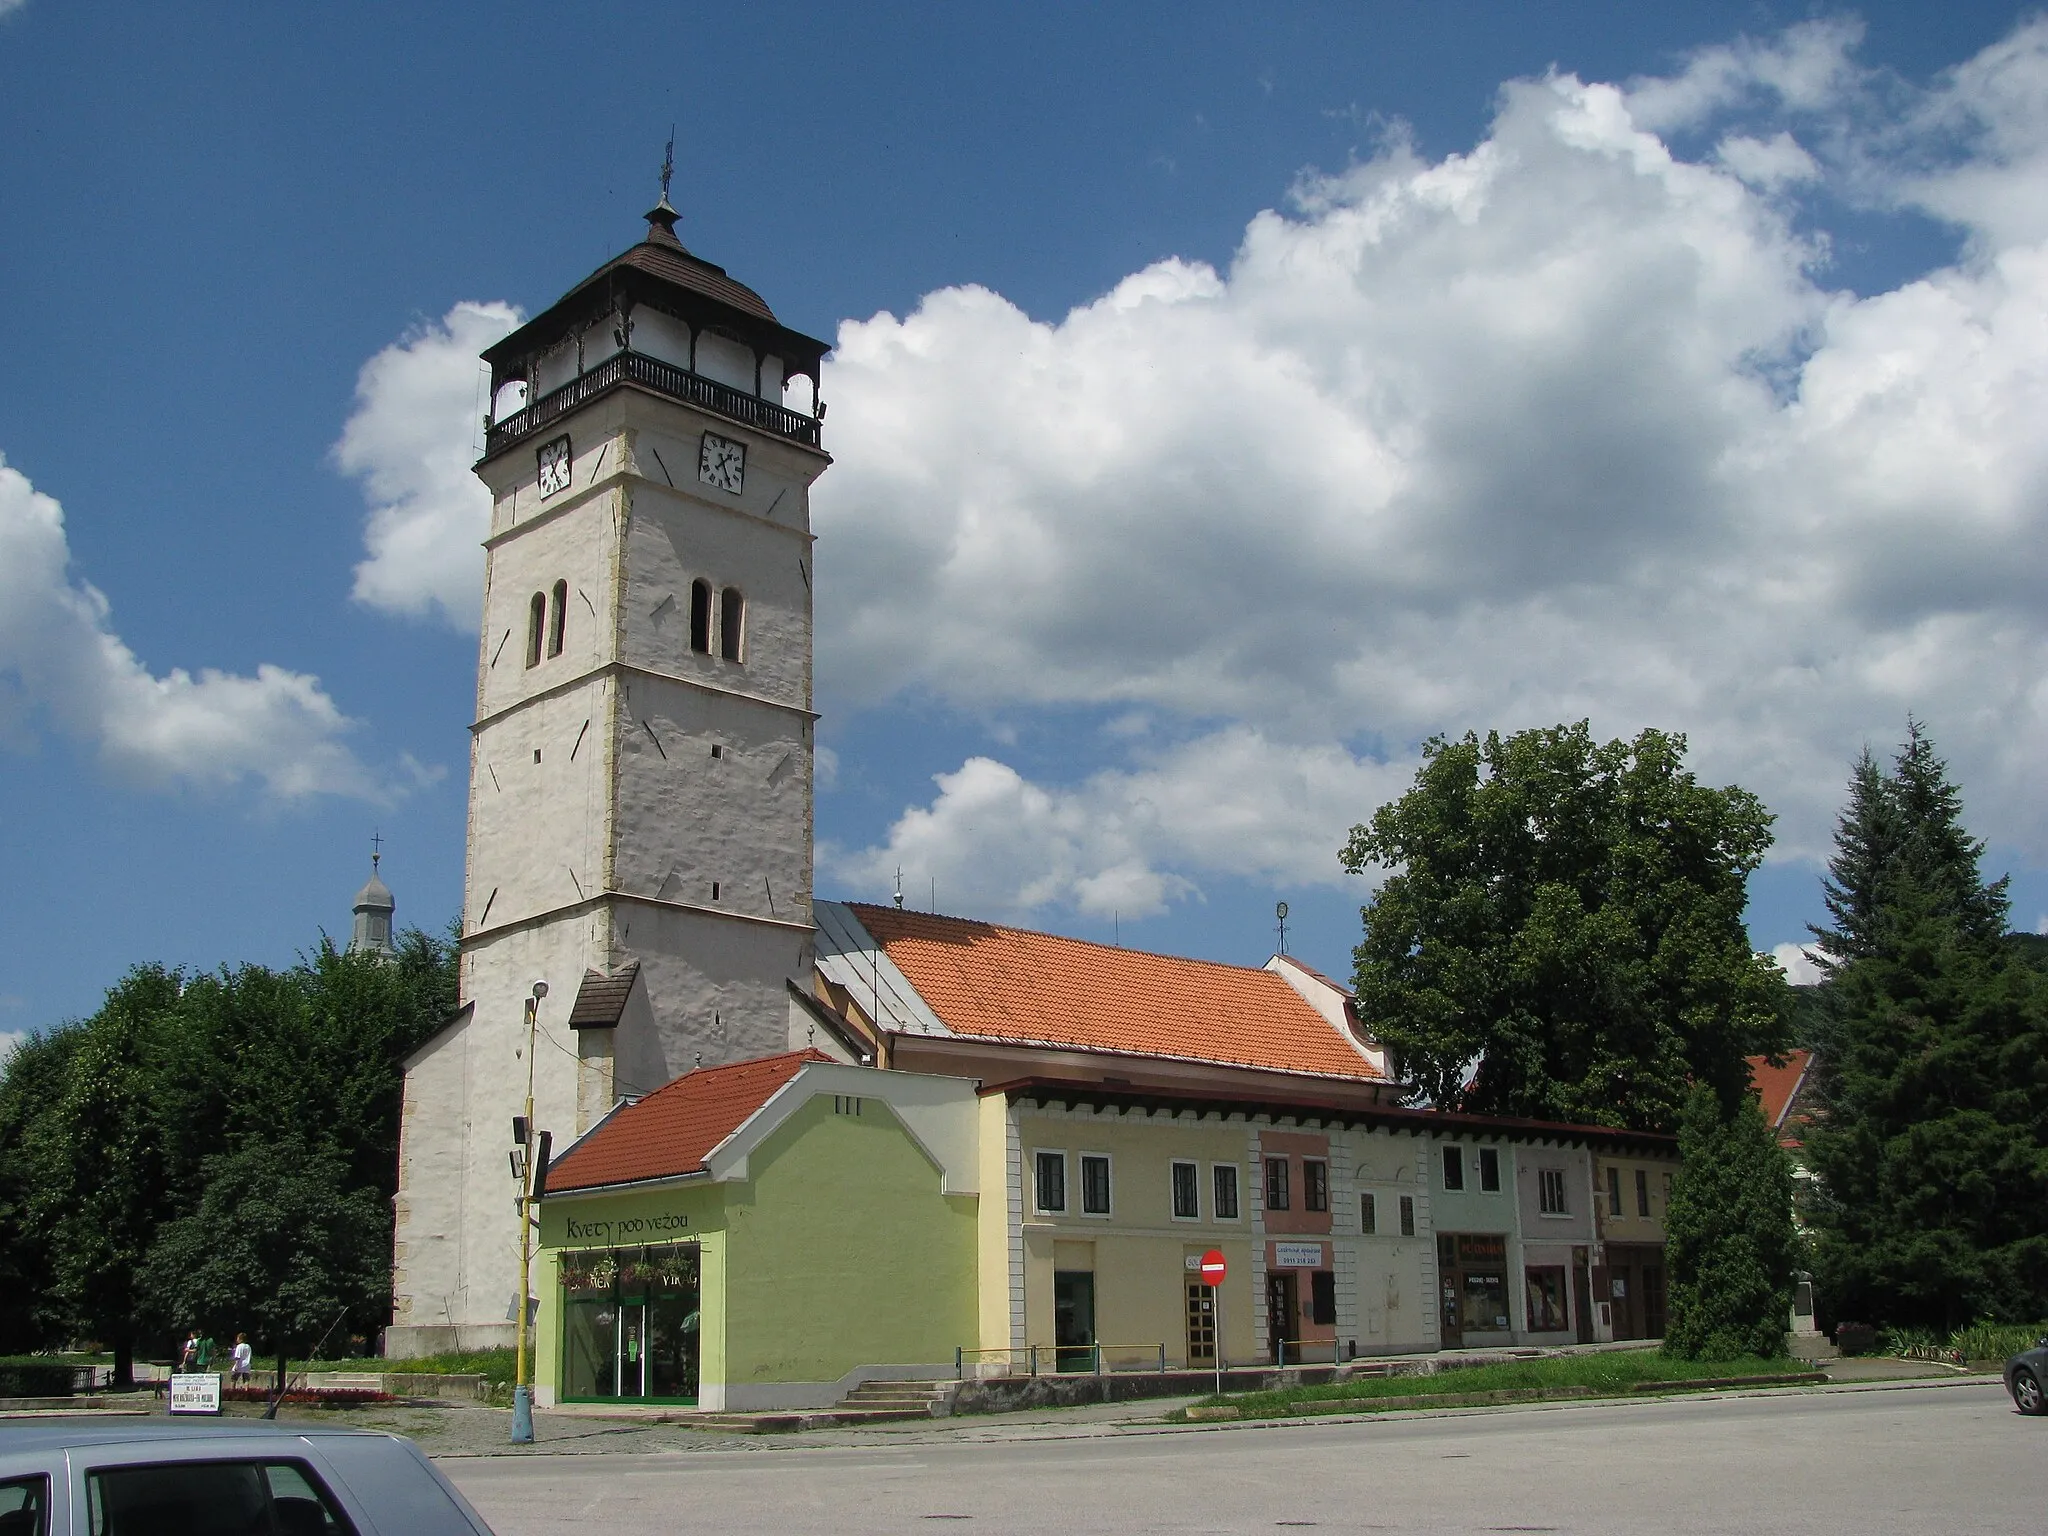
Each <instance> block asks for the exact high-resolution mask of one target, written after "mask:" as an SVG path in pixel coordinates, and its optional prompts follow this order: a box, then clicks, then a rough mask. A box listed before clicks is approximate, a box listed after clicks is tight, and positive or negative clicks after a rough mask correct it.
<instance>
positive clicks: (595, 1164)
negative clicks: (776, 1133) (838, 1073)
mask: <svg viewBox="0 0 2048 1536" xmlns="http://www.w3.org/2000/svg"><path fill="white" fill-rule="evenodd" d="M830 1060H832V1058H831V1057H830V1056H827V1055H826V1054H825V1053H824V1052H823V1051H815V1050H804V1051H785V1052H784V1053H782V1054H781V1055H779V1056H761V1057H757V1058H755V1059H754V1060H752V1061H735V1062H732V1063H731V1064H729V1065H727V1066H723V1067H699V1068H698V1069H697V1070H696V1071H694V1072H686V1073H684V1074H683V1075H682V1076H681V1077H679V1078H677V1079H676V1080H675V1081H674V1082H672V1083H669V1084H668V1085H667V1086H665V1087H662V1088H657V1089H656V1090H655V1091H654V1092H652V1093H650V1094H648V1095H647V1097H646V1098H644V1099H640V1100H637V1101H635V1102H634V1103H631V1104H625V1105H622V1106H620V1107H619V1108H618V1109H616V1110H614V1111H613V1112H612V1113H611V1114H609V1115H607V1116H606V1117H605V1118H604V1119H603V1120H601V1121H599V1122H598V1124H597V1125H596V1127H595V1128H594V1129H593V1130H592V1131H591V1132H590V1134H589V1135H587V1136H585V1137H584V1138H583V1139H582V1140H581V1141H579V1142H577V1143H576V1145H575V1146H573V1147H571V1148H570V1149H569V1150H568V1151H567V1152H564V1153H563V1154H562V1155H561V1157H560V1158H558V1159H556V1161H555V1163H554V1165H553V1166H552V1167H550V1168H549V1169H548V1180H547V1192H548V1193H549V1194H558V1193H560V1192H562V1191H564V1190H571V1189H595V1188H597V1187H599V1186H601V1185H607V1184H634V1183H638V1182H640V1181H642V1180H645V1179H670V1178H674V1177H676V1176H677V1175H679V1174H685V1173H696V1172H698V1171H699V1170H700V1169H702V1168H703V1166H704V1159H705V1158H707V1157H708V1156H710V1155H711V1151H712V1149H713V1148H715V1147H716V1146H717V1145H718V1144H719V1143H720V1142H722V1141H724V1140H725V1139H726V1137H728V1136H730V1135H731V1134H732V1133H733V1132H734V1131H736V1130H738V1129H739V1128H740V1127H741V1126H742V1125H743V1124H745V1123H746V1121H747V1118H748V1117H749V1116H750V1115H752V1114H753V1113H754V1112H755V1111H756V1110H758V1109H759V1108H760V1107H761V1106H762V1105H763V1104H766V1103H767V1102H768V1101H769V1100H770V1099H771V1098H773V1097H774V1096H775V1094H776V1092H777V1090H779V1089H780V1088H782V1087H783V1086H784V1085H785V1084H786V1083H788V1082H789V1080H790V1079H791V1078H793V1077H795V1076H796V1075H797V1073H798V1072H800V1071H801V1070H803V1068H804V1066H805V1065H806V1064H808V1063H810V1062H813V1061H826V1062H829V1061H830Z"/></svg>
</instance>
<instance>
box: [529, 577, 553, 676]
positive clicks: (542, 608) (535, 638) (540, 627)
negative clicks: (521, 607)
mask: <svg viewBox="0 0 2048 1536" xmlns="http://www.w3.org/2000/svg"><path fill="white" fill-rule="evenodd" d="M547 625H548V596H547V594H546V593H545V592H536V593H534V594H533V601H532V602H530V603H528V604H527V605H526V664H527V665H528V666H529V667H537V666H539V665H540V638H541V635H542V634H543V633H544V632H545V631H546V630H547Z"/></svg>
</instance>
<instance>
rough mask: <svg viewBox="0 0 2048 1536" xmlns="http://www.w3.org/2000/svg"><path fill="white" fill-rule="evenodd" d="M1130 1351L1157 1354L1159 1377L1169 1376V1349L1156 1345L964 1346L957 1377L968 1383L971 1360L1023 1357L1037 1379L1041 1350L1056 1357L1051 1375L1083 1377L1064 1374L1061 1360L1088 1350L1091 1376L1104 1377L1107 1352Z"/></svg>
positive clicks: (957, 1356)
mask: <svg viewBox="0 0 2048 1536" xmlns="http://www.w3.org/2000/svg"><path fill="white" fill-rule="evenodd" d="M1127 1349H1144V1350H1153V1351H1156V1352H1157V1356H1158V1360H1159V1365H1158V1370H1159V1374H1160V1375H1162V1376H1164V1375H1165V1374H1166V1345H1165V1344H1164V1343H1159V1342H1155V1343H1146V1344H1101V1343H1095V1344H1051V1345H1041V1344H1027V1345H1025V1346H1024V1347H1023V1348H1022V1349H1015V1348H1011V1347H1008V1346H1003V1347H999V1348H994V1349H969V1348H967V1347H966V1346H965V1345H963V1344H956V1345H954V1346H953V1376H954V1379H955V1380H960V1381H964V1380H965V1379H966V1377H967V1361H968V1359H969V1357H971V1356H983V1355H1002V1356H1006V1357H1010V1358H1015V1357H1016V1356H1018V1355H1022V1356H1024V1357H1025V1358H1026V1360H1027V1362H1028V1365H1029V1371H1030V1374H1031V1375H1033V1376H1036V1375H1038V1373H1039V1371H1038V1359H1039V1352H1040V1351H1041V1350H1047V1351H1049V1352H1050V1353H1051V1355H1052V1370H1051V1371H1050V1372H1049V1373H1048V1374H1050V1375H1055V1376H1065V1375H1076V1376H1078V1375H1081V1374H1082V1373H1081V1372H1079V1371H1071V1372H1070V1371H1062V1370H1061V1369H1060V1365H1059V1361H1060V1356H1062V1355H1072V1354H1075V1353H1077V1352H1079V1351H1081V1350H1087V1351H1088V1353H1089V1369H1088V1372H1087V1374H1089V1375H1094V1376H1100V1375H1102V1374H1103V1369H1102V1355H1103V1351H1105V1350H1113V1351H1114V1350H1127Z"/></svg>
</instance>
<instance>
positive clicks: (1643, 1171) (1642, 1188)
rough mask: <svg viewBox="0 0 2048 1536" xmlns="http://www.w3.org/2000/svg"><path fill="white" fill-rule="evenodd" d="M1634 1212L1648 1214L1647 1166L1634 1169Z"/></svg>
mask: <svg viewBox="0 0 2048 1536" xmlns="http://www.w3.org/2000/svg"><path fill="white" fill-rule="evenodd" d="M1636 1214H1637V1215H1638V1216H1647V1215H1649V1214H1650V1170H1649V1169H1647V1168H1638V1169H1637V1170H1636Z"/></svg>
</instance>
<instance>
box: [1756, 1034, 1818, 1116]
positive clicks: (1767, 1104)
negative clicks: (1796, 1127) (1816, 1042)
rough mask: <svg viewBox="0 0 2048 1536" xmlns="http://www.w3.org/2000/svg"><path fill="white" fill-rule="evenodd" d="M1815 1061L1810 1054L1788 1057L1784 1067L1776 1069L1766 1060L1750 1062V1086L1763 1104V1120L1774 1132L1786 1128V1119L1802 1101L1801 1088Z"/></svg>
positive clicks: (1757, 1058)
mask: <svg viewBox="0 0 2048 1536" xmlns="http://www.w3.org/2000/svg"><path fill="white" fill-rule="evenodd" d="M1812 1061H1813V1052H1811V1051H1790V1052H1787V1053H1786V1056H1785V1064H1784V1065H1783V1066H1781V1067H1774V1066H1772V1065H1771V1063H1770V1059H1769V1058H1768V1057H1765V1056H1752V1057H1750V1058H1749V1081H1750V1086H1751V1087H1753V1088H1755V1089H1756V1096H1757V1097H1758V1098H1759V1099H1761V1100H1762V1101H1763V1107H1764V1119H1765V1120H1766V1121H1767V1122H1768V1123H1769V1124H1770V1127H1771V1129H1772V1130H1774V1131H1782V1130H1783V1129H1784V1128H1785V1117H1786V1115H1788V1114H1789V1113H1790V1112H1791V1109H1792V1104H1793V1101H1794V1100H1796V1099H1797V1098H1798V1097H1799V1085H1800V1084H1801V1083H1803V1082H1805V1081H1806V1069H1807V1067H1808V1066H1809V1065H1810V1064H1811V1063H1812Z"/></svg>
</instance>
